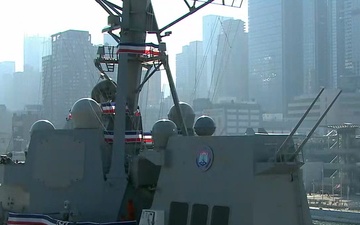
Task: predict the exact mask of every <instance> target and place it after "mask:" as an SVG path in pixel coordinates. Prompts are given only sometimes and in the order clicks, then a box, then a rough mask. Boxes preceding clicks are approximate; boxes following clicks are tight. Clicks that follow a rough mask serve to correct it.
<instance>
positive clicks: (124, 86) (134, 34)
mask: <svg viewBox="0 0 360 225" xmlns="http://www.w3.org/2000/svg"><path fill="white" fill-rule="evenodd" d="M217 1H218V0H202V1H201V0H194V1H193V2H192V4H189V2H188V0H184V2H185V4H186V5H187V7H188V9H189V11H188V12H187V13H185V14H184V15H183V16H181V17H179V18H178V19H176V20H174V21H172V22H170V23H169V24H167V25H166V26H164V27H162V28H159V27H158V24H157V21H156V17H155V13H154V11H153V7H152V3H151V0H122V6H118V5H116V4H114V3H112V2H110V1H108V0H96V2H97V3H99V4H100V5H101V6H102V7H103V8H104V9H105V11H106V12H108V14H109V17H108V24H109V27H108V28H105V29H103V32H108V33H109V34H110V35H111V36H112V37H113V38H114V39H115V40H116V41H117V42H118V43H119V47H121V46H123V45H126V44H130V45H137V46H145V45H146V43H145V42H146V35H147V34H154V35H156V37H157V41H158V50H159V54H158V55H156V56H155V57H150V59H145V60H144V59H143V58H141V57H140V56H139V55H136V54H131V53H125V54H117V53H116V56H117V58H116V61H117V62H116V64H118V75H117V88H116V109H115V121H114V143H113V151H112V160H111V169H110V172H109V176H108V180H109V181H110V182H114V183H118V181H124V180H126V173H125V169H124V163H125V151H124V150H125V149H126V144H125V131H126V130H128V129H129V126H128V124H131V123H132V122H133V120H132V119H131V117H129V116H128V115H127V113H126V112H127V111H128V112H130V114H131V113H132V112H135V110H136V109H137V107H138V99H139V92H140V90H141V87H142V86H143V85H144V83H145V82H146V81H147V80H148V78H150V76H151V75H152V74H153V73H154V72H155V71H156V70H159V68H160V66H163V68H164V69H165V71H166V74H167V78H168V82H169V86H170V91H171V95H172V98H173V101H174V105H175V109H176V112H177V114H178V115H179V116H180V118H181V120H182V125H181V127H180V128H181V131H182V135H187V129H186V126H185V123H184V119H183V117H182V113H181V110H180V106H179V99H178V96H177V93H176V89H175V85H174V81H173V78H172V74H171V70H170V66H169V62H168V55H167V53H166V44H165V43H164V42H163V40H162V39H163V38H164V37H167V36H169V35H171V32H170V31H167V30H168V29H169V28H170V27H172V26H173V25H175V24H176V23H178V22H180V21H181V20H183V19H185V18H186V17H188V16H190V15H192V14H193V13H195V12H197V11H198V10H200V9H201V8H203V7H205V6H206V5H208V4H210V3H216V2H217ZM225 2H227V1H224V0H222V2H220V3H219V4H222V5H226V6H231V7H235V6H234V1H230V3H228V4H227V3H225ZM241 4H242V0H241V2H240V5H239V6H237V7H238V8H240V7H241ZM119 29H120V35H116V34H114V31H115V30H119ZM113 61H114V60H113ZM149 61H153V62H156V64H154V68H155V69H154V71H153V72H152V73H147V74H151V75H150V76H147V77H145V78H144V79H143V80H144V81H143V83H141V81H142V79H141V74H142V67H143V66H144V64H145V63H146V62H149ZM95 65H96V66H97V67H98V68H99V70H100V71H101V72H102V75H103V77H105V78H106V79H109V77H108V76H107V75H106V73H105V72H104V71H103V70H102V68H101V65H100V62H96V61H95ZM140 120H141V117H140ZM140 124H141V121H140ZM130 128H131V127H130ZM125 185H126V184H121V186H122V187H121V188H123V189H124V190H125Z"/></svg>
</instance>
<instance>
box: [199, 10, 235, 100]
mask: <svg viewBox="0 0 360 225" xmlns="http://www.w3.org/2000/svg"><path fill="white" fill-rule="evenodd" d="M227 19H231V18H230V17H223V16H218V15H207V16H204V17H203V54H204V57H205V58H204V60H205V65H204V66H205V68H206V81H207V86H206V88H207V89H208V90H209V89H210V86H211V84H212V82H213V74H214V65H215V61H216V60H217V58H218V54H217V46H218V38H219V34H220V32H221V31H222V30H223V27H222V22H223V21H224V20H227ZM206 97H209V96H206Z"/></svg>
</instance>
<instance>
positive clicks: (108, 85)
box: [91, 80, 116, 103]
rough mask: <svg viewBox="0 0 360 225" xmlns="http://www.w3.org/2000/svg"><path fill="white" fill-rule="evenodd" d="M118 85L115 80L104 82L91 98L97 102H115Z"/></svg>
mask: <svg viewBox="0 0 360 225" xmlns="http://www.w3.org/2000/svg"><path fill="white" fill-rule="evenodd" d="M115 96H116V83H115V81H113V80H102V81H100V82H99V83H98V84H96V85H95V87H94V88H93V89H92V91H91V98H92V99H94V100H95V101H96V102H98V103H101V102H108V101H115Z"/></svg>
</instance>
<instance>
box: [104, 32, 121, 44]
mask: <svg viewBox="0 0 360 225" xmlns="http://www.w3.org/2000/svg"><path fill="white" fill-rule="evenodd" d="M103 37H104V43H103V44H104V45H105V46H106V45H110V46H117V45H118V43H117V41H115V39H114V38H113V37H112V36H111V35H110V34H108V33H104V34H103Z"/></svg>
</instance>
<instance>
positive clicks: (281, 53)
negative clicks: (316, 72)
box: [248, 0, 304, 113]
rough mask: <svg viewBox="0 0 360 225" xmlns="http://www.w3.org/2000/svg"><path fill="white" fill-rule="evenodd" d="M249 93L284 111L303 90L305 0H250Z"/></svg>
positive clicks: (266, 107)
mask: <svg viewBox="0 0 360 225" xmlns="http://www.w3.org/2000/svg"><path fill="white" fill-rule="evenodd" d="M248 12H249V96H250V98H251V99H254V100H256V101H257V102H259V103H260V105H261V107H262V109H263V111H264V112H267V113H285V112H286V108H287V102H289V100H291V99H292V98H293V97H294V96H297V95H299V94H301V93H302V92H303V82H304V81H303V80H304V79H303V77H304V76H303V63H302V62H303V54H302V47H303V46H302V39H303V36H302V34H303V33H302V30H303V29H302V0H292V1H287V0H273V1H263V0H249V1H248Z"/></svg>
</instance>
